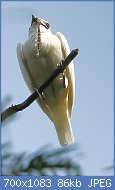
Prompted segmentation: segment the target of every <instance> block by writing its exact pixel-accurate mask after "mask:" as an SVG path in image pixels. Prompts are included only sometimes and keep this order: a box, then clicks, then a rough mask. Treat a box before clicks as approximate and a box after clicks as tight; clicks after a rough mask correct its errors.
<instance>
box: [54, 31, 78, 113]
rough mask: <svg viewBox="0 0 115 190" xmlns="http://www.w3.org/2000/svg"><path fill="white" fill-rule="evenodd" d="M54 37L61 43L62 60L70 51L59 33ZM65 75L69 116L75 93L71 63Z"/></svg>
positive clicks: (63, 37)
mask: <svg viewBox="0 0 115 190" xmlns="http://www.w3.org/2000/svg"><path fill="white" fill-rule="evenodd" d="M56 36H57V37H58V38H59V40H60V42H61V48H62V53H63V56H64V59H66V57H67V56H68V55H69V53H70V49H69V45H68V43H67V40H66V38H65V36H64V35H63V34H61V33H60V32H57V33H56ZM66 75H67V78H68V84H69V85H68V111H69V115H70V116H71V112H72V106H73V101H74V96H75V95H74V93H75V75H74V65H73V61H72V62H71V63H70V64H69V65H68V67H67V68H66Z"/></svg>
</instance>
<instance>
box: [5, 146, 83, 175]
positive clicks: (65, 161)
mask: <svg viewBox="0 0 115 190" xmlns="http://www.w3.org/2000/svg"><path fill="white" fill-rule="evenodd" d="M2 147H3V150H4V151H3V152H4V153H2V175H44V176H47V175H52V176H53V175H81V167H80V165H79V164H77V163H76V162H75V161H73V159H72V158H71V156H70V155H73V156H74V154H73V152H74V151H75V147H74V146H69V147H67V148H59V149H53V148H52V147H51V146H49V145H48V146H45V147H42V148H41V149H40V150H39V151H37V152H35V153H31V154H26V153H20V154H13V153H10V152H9V151H8V150H9V144H6V145H3V146H2ZM73 147H74V148H73Z"/></svg>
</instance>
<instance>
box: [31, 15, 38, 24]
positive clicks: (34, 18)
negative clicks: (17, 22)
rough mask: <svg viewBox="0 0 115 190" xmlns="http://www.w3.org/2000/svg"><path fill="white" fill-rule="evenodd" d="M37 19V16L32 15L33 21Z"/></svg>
mask: <svg viewBox="0 0 115 190" xmlns="http://www.w3.org/2000/svg"><path fill="white" fill-rule="evenodd" d="M36 21H37V18H36V17H35V16H34V15H32V23H33V22H36Z"/></svg>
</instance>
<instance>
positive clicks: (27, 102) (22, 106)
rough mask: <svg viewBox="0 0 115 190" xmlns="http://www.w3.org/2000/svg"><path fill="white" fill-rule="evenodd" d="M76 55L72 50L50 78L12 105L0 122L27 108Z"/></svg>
mask: <svg viewBox="0 0 115 190" xmlns="http://www.w3.org/2000/svg"><path fill="white" fill-rule="evenodd" d="M77 54H78V49H75V50H72V51H71V53H70V54H69V55H68V56H67V58H66V59H65V61H64V62H63V64H61V63H60V65H59V66H58V67H57V68H56V70H55V71H54V72H53V73H52V74H51V76H50V77H49V78H48V79H47V80H46V81H45V82H44V84H42V85H41V86H39V87H38V88H36V90H35V91H34V92H33V93H32V94H31V95H30V96H29V97H28V98H27V99H26V100H25V101H24V102H22V103H21V104H17V105H14V106H13V105H12V106H11V107H9V108H7V109H6V110H5V111H3V113H2V114H1V121H4V120H5V119H7V118H8V117H10V116H11V115H13V114H15V113H16V112H18V111H22V110H23V109H25V108H27V107H28V106H29V105H30V104H31V103H32V102H33V101H34V100H35V99H36V98H37V97H38V96H39V95H40V94H41V93H42V92H43V91H44V90H45V89H46V88H47V87H48V86H49V85H50V84H51V83H52V81H53V80H54V79H55V78H56V77H57V76H58V75H59V74H60V73H62V72H63V71H64V70H65V69H66V67H67V66H68V65H69V63H70V62H71V61H72V60H73V59H74V58H75V57H76V56H77Z"/></svg>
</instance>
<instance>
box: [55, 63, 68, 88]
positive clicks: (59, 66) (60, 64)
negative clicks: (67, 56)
mask: <svg viewBox="0 0 115 190" xmlns="http://www.w3.org/2000/svg"><path fill="white" fill-rule="evenodd" d="M63 62H64V60H62V61H61V62H60V63H59V64H57V67H58V68H62V67H63ZM62 78H63V87H64V88H66V83H65V73H64V72H62Z"/></svg>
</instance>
